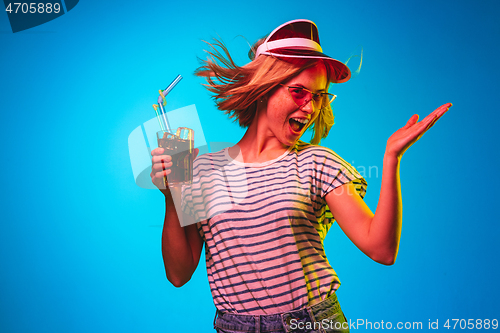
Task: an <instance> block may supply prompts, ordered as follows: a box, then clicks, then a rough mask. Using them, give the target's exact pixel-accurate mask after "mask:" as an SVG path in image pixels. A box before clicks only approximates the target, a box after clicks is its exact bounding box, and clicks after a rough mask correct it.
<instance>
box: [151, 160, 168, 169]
mask: <svg viewBox="0 0 500 333" xmlns="http://www.w3.org/2000/svg"><path fill="white" fill-rule="evenodd" d="M171 167H172V162H168V163H166V162H163V163H155V164H153V167H152V169H153V170H154V171H163V170H167V169H169V168H171Z"/></svg>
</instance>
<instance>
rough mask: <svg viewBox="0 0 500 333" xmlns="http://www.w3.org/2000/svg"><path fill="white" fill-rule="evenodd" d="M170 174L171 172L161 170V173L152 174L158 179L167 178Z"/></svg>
mask: <svg viewBox="0 0 500 333" xmlns="http://www.w3.org/2000/svg"><path fill="white" fill-rule="evenodd" d="M171 172H172V170H170V169H168V170H163V171H159V172H156V173H155V174H154V176H155V178H158V179H163V177H165V176H167V175H170V173H171Z"/></svg>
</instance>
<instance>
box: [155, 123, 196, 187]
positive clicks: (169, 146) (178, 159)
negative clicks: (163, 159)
mask: <svg viewBox="0 0 500 333" xmlns="http://www.w3.org/2000/svg"><path fill="white" fill-rule="evenodd" d="M157 137H158V147H160V148H163V149H165V151H164V153H163V155H170V156H171V157H172V166H171V167H170V170H171V172H170V174H169V175H167V176H166V177H164V178H163V182H164V185H165V187H167V186H175V185H182V184H187V183H191V182H192V180H193V149H194V147H193V146H194V141H193V130H191V129H189V128H185V127H180V128H179V129H178V130H177V133H176V134H175V135H174V134H172V133H169V132H166V131H159V132H157Z"/></svg>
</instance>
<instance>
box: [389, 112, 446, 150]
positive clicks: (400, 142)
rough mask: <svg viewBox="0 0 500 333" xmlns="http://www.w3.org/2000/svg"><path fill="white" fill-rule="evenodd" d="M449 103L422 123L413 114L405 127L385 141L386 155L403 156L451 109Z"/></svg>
mask: <svg viewBox="0 0 500 333" xmlns="http://www.w3.org/2000/svg"><path fill="white" fill-rule="evenodd" d="M451 105H452V104H451V103H446V104H443V105H441V106H440V107H438V108H437V109H436V110H434V111H433V112H432V113H431V114H429V115H428V116H427V117H425V118H424V119H423V120H422V121H420V122H419V121H418V114H414V115H413V116H412V117H411V118H410V120H408V122H407V123H406V125H405V126H404V127H402V128H400V129H399V130H397V131H396V132H394V134H393V135H391V137H390V138H389V139H388V140H387V147H386V154H390V155H393V156H396V157H398V158H399V157H401V156H403V154H404V152H405V151H406V150H407V149H408V148H410V146H411V145H412V144H414V143H415V142H416V141H417V140H418V139H420V138H421V137H422V135H424V133H425V132H426V131H427V130H428V129H429V128H431V127H432V126H434V124H435V123H436V121H438V119H439V118H441V116H442V115H443V114H445V113H446V111H448V109H449V108H450V107H451Z"/></svg>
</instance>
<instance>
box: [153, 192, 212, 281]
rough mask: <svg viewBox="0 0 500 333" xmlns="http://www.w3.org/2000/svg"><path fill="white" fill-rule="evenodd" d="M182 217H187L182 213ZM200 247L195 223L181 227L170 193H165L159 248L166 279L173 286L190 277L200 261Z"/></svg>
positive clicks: (200, 239)
mask: <svg viewBox="0 0 500 333" xmlns="http://www.w3.org/2000/svg"><path fill="white" fill-rule="evenodd" d="M183 218H184V219H187V218H189V217H188V216H187V215H184V217H183ZM191 219H192V218H191ZM202 248H203V240H202V238H201V236H200V234H199V233H198V228H197V226H196V224H193V223H189V225H187V226H185V227H181V225H180V222H179V218H178V216H177V212H176V210H175V206H174V202H173V199H172V195H171V194H170V193H169V194H167V195H165V221H164V224H163V233H162V242H161V250H162V254H163V263H164V265H165V272H166V274H167V279H168V280H169V281H170V282H171V283H172V284H173V285H174V286H176V287H181V286H183V285H184V284H185V283H186V282H188V281H189V280H190V279H191V276H192V275H193V273H194V271H195V270H196V267H197V266H198V262H199V261H200V256H201V250H202Z"/></svg>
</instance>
